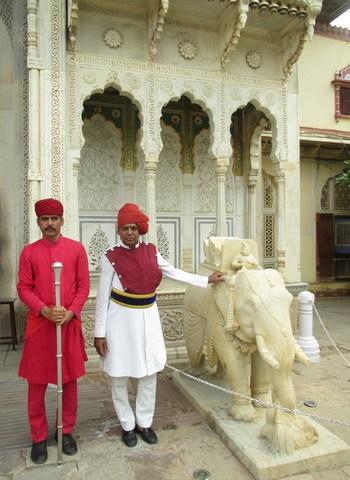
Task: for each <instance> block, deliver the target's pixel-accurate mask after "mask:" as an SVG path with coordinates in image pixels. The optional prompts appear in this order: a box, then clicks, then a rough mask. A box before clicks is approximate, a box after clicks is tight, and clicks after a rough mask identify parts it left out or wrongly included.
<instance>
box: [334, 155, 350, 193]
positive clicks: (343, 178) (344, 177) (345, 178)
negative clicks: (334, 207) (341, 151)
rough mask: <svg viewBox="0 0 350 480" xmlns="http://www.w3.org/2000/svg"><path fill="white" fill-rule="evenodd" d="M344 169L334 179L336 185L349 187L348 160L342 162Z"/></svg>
mask: <svg viewBox="0 0 350 480" xmlns="http://www.w3.org/2000/svg"><path fill="white" fill-rule="evenodd" d="M344 163H345V165H346V167H345V168H344V170H343V171H342V173H341V174H339V175H338V176H337V178H336V182H337V183H342V184H343V185H348V186H349V187H350V160H344Z"/></svg>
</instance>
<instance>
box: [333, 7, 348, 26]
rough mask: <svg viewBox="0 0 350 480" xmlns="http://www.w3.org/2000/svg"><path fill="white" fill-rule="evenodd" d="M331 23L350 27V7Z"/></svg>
mask: <svg viewBox="0 0 350 480" xmlns="http://www.w3.org/2000/svg"><path fill="white" fill-rule="evenodd" d="M331 25H333V26H336V27H343V28H348V29H350V9H349V10H347V11H346V12H344V13H343V14H342V15H340V17H338V18H336V19H335V20H333V22H332V23H331Z"/></svg>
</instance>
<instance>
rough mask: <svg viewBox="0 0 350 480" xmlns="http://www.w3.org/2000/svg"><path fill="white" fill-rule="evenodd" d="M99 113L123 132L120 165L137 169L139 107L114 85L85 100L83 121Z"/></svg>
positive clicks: (128, 169) (124, 167)
mask: <svg viewBox="0 0 350 480" xmlns="http://www.w3.org/2000/svg"><path fill="white" fill-rule="evenodd" d="M96 114H99V115H101V116H102V117H104V119H105V120H106V121H108V122H111V123H112V124H113V125H114V126H115V127H116V128H117V129H119V130H120V132H121V141H122V155H121V159H120V166H121V168H122V170H124V171H135V170H136V169H137V167H138V164H139V159H138V145H139V144H140V138H141V136H140V129H141V120H140V116H139V108H138V107H137V105H135V103H133V101H132V100H131V99H130V98H129V97H128V96H126V95H122V94H120V93H119V91H118V90H117V89H116V88H114V87H113V86H106V88H105V89H104V90H103V91H102V92H99V91H98V92H94V93H92V94H91V95H90V97H89V98H87V99H86V100H85V101H84V102H83V111H82V121H84V120H86V119H91V118H92V117H93V116H94V115H96Z"/></svg>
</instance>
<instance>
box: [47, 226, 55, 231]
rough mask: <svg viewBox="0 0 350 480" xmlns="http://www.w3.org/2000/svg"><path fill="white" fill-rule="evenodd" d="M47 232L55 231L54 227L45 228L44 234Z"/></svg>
mask: <svg viewBox="0 0 350 480" xmlns="http://www.w3.org/2000/svg"><path fill="white" fill-rule="evenodd" d="M48 230H54V231H56V229H55V227H47V228H45V232H47V231H48Z"/></svg>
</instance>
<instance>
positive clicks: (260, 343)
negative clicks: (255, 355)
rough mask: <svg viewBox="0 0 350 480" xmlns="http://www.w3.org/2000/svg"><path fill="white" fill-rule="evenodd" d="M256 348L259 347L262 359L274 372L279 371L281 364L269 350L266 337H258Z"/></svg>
mask: <svg viewBox="0 0 350 480" xmlns="http://www.w3.org/2000/svg"><path fill="white" fill-rule="evenodd" d="M256 346H257V347H258V351H259V353H260V355H261V357H262V359H263V360H264V361H265V362H266V363H267V364H268V365H270V367H271V368H273V369H274V370H279V368H280V364H279V362H278V361H277V360H276V359H275V357H274V356H273V355H272V353H271V352H270V350H269V349H268V348H267V346H266V343H265V340H264V337H263V336H262V335H256Z"/></svg>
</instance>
